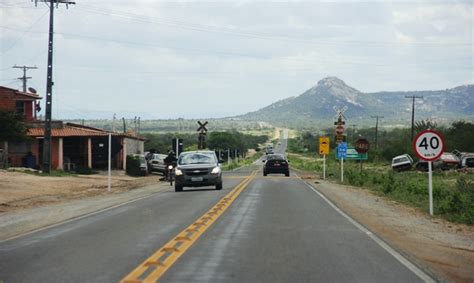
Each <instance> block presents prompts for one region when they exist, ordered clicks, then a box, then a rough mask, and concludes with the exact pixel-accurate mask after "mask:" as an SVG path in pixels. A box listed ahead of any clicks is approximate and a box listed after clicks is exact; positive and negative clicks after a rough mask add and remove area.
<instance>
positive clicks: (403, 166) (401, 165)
mask: <svg viewBox="0 0 474 283" xmlns="http://www.w3.org/2000/svg"><path fill="white" fill-rule="evenodd" d="M412 165H413V159H412V158H411V156H410V155H408V154H402V155H399V156H395V157H394V158H393V159H392V169H393V170H395V171H398V172H400V171H404V170H410V169H411V167H412Z"/></svg>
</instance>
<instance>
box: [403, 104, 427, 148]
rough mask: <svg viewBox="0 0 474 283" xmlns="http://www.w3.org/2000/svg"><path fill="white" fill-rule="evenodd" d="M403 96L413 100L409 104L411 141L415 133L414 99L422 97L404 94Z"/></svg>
mask: <svg viewBox="0 0 474 283" xmlns="http://www.w3.org/2000/svg"><path fill="white" fill-rule="evenodd" d="M405 98H411V99H413V102H412V105H411V139H410V142H412V141H413V137H414V135H415V99H417V98H421V99H423V96H416V95H406V96H405Z"/></svg>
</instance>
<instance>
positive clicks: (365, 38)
mask: <svg viewBox="0 0 474 283" xmlns="http://www.w3.org/2000/svg"><path fill="white" fill-rule="evenodd" d="M22 5H23V6H28V5H25V4H22ZM23 6H22V7H23ZM7 10H8V13H5V12H3V9H2V12H3V14H2V21H3V19H5V21H4V22H2V24H1V25H2V26H6V27H8V28H9V29H5V28H3V29H0V40H1V42H2V47H1V49H2V50H4V49H5V48H7V47H8V46H9V45H12V44H14V43H15V40H17V39H18V38H20V40H19V41H18V43H17V44H16V45H15V47H14V48H12V50H10V51H8V52H7V53H6V54H0V55H1V58H0V59H1V68H0V69H2V72H1V76H2V77H1V79H4V78H5V79H7V78H15V77H17V76H18V72H17V71H18V70H13V69H9V67H10V66H12V65H13V64H37V65H38V67H40V69H39V70H35V71H34V72H33V71H32V72H31V75H32V76H33V77H34V79H33V80H31V81H30V83H32V84H34V86H35V87H37V88H39V91H40V92H42V93H44V86H45V77H46V75H45V63H46V52H45V51H46V45H47V33H46V32H47V17H43V18H41V17H42V15H44V13H45V11H46V7H45V6H39V7H38V8H34V5H33V4H31V8H21V7H13V8H9V9H7ZM35 21H38V22H37V24H34V25H32V24H33V23H35ZM472 26H473V18H472V3H470V2H458V3H454V4H453V3H452V2H436V3H432V2H416V3H415V4H409V3H407V2H406V1H401V2H398V1H395V2H387V1H371V2H366V1H361V2H352V1H351V2H349V1H335V2H309V1H291V2H273V1H219V2H205V1H204V2H203V1H177V2H176V1H146V0H138V1H125V0H119V1H113V2H104V3H97V2H96V1H95V2H94V1H90V0H81V1H80V2H78V3H77V5H75V6H71V7H70V9H68V10H66V9H64V8H60V9H57V10H56V32H57V33H56V37H55V60H54V66H55V73H54V79H55V93H56V96H55V97H57V102H56V103H57V104H55V107H56V110H55V111H56V113H61V115H64V113H65V111H62V110H64V109H69V112H71V113H72V112H74V113H81V110H88V111H89V110H90V111H93V112H90V113H99V112H100V111H102V112H103V113H109V114H107V115H108V116H110V115H111V114H110V113H112V114H113V113H118V112H123V113H137V116H139V113H141V112H143V113H151V114H150V115H151V116H152V115H156V117H160V118H166V117H216V116H228V115H235V114H241V113H245V112H248V111H253V110H256V109H258V108H260V107H264V106H266V105H268V104H270V103H272V102H274V101H276V100H279V99H282V98H286V97H289V96H295V95H298V94H300V93H302V92H304V91H305V90H306V89H308V88H310V87H311V86H312V85H313V84H315V83H316V82H317V81H318V80H319V79H321V78H323V77H325V76H328V75H336V76H339V77H340V78H341V79H343V80H345V81H346V82H347V83H348V84H350V85H352V86H354V87H356V88H358V89H360V90H361V91H376V90H414V89H437V88H447V87H454V86H456V85H458V84H462V83H466V82H468V83H473V82H472V80H473V74H472V62H473V55H472ZM28 29H29V30H28ZM27 30H28V32H27V33H25V36H24V38H21V37H20V35H21V34H22V33H24V31H27ZM457 43H460V45H459V44H457ZM466 43H468V44H466ZM469 43H471V44H469ZM469 68H470V69H469ZM55 99H56V98H55ZM66 113H67V111H66ZM83 113H85V111H84V112H83ZM94 115H95V114H94Z"/></svg>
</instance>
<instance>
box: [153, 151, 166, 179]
mask: <svg viewBox="0 0 474 283" xmlns="http://www.w3.org/2000/svg"><path fill="white" fill-rule="evenodd" d="M166 156H167V155H166V154H160V153H154V154H153V156H152V157H151V159H150V160H149V161H148V167H149V168H150V171H151V172H160V173H163V174H164V173H165V170H166V164H165V158H166Z"/></svg>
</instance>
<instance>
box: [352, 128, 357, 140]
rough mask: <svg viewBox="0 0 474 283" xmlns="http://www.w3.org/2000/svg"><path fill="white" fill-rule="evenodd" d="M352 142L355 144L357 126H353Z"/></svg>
mask: <svg viewBox="0 0 474 283" xmlns="http://www.w3.org/2000/svg"><path fill="white" fill-rule="evenodd" d="M351 126H352V142H353V143H354V142H355V132H356V126H357V125H356V124H352V125H351Z"/></svg>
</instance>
